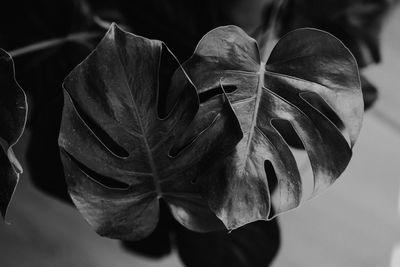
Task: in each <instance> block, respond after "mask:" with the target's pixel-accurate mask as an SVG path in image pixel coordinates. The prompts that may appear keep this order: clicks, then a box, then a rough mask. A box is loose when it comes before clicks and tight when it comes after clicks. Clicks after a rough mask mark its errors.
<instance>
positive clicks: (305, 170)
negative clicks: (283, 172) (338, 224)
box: [271, 119, 314, 198]
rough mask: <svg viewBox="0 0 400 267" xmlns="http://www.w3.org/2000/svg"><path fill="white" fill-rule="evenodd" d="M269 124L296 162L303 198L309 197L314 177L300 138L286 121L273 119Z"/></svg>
mask: <svg viewBox="0 0 400 267" xmlns="http://www.w3.org/2000/svg"><path fill="white" fill-rule="evenodd" d="M271 124H272V125H273V126H274V128H275V129H276V130H277V131H278V132H279V133H280V134H281V136H282V137H283V139H285V141H286V143H287V144H288V145H289V149H290V152H291V153H292V155H293V157H294V159H295V161H296V164H297V167H298V169H299V172H300V175H301V180H302V190H303V191H302V192H303V193H302V195H303V198H304V197H306V196H311V194H312V191H313V188H314V176H313V172H312V168H311V162H310V159H309V157H308V154H307V152H306V151H305V147H304V144H303V142H302V140H301V138H300V137H299V135H298V134H297V132H296V130H295V129H294V127H293V125H292V124H291V123H290V122H289V121H288V120H282V119H274V120H272V122H271Z"/></svg>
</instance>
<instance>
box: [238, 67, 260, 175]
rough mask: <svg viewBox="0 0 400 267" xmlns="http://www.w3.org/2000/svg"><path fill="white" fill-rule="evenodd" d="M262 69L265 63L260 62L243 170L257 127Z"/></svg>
mask: <svg viewBox="0 0 400 267" xmlns="http://www.w3.org/2000/svg"><path fill="white" fill-rule="evenodd" d="M264 68H265V63H263V62H261V64H260V69H259V71H258V73H257V74H258V84H257V95H256V97H255V104H254V113H253V117H252V119H251V124H250V131H249V138H248V139H247V143H246V149H245V154H244V157H243V161H244V162H243V163H244V164H243V165H242V166H243V168H245V166H246V161H247V159H248V157H249V151H250V145H251V143H252V141H253V136H254V132H255V128H256V127H257V117H258V110H259V107H260V102H261V94H262V88H263V86H264Z"/></svg>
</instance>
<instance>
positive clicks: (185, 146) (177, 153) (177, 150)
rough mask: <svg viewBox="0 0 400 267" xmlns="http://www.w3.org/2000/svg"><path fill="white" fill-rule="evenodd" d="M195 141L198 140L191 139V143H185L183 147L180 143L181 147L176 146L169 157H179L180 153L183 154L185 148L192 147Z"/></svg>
mask: <svg viewBox="0 0 400 267" xmlns="http://www.w3.org/2000/svg"><path fill="white" fill-rule="evenodd" d="M195 139H196V137H192V138H191V139H189V141H187V142H184V143H183V145H182V143H181V142H179V145H174V146H173V147H172V148H171V149H170V151H169V153H168V155H169V156H170V157H172V158H175V157H177V156H178V155H179V153H181V151H182V150H184V149H185V148H187V147H188V146H190V145H191V144H192V143H193V142H194V140H195Z"/></svg>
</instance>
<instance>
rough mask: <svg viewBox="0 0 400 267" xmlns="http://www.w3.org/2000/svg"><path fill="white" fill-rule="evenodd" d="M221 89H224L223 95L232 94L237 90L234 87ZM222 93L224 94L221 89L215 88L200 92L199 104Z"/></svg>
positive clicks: (226, 86) (225, 86)
mask: <svg viewBox="0 0 400 267" xmlns="http://www.w3.org/2000/svg"><path fill="white" fill-rule="evenodd" d="M223 88H224V91H225V93H227V94H229V93H233V92H235V91H236V89H237V87H236V85H223ZM223 93H224V92H223V91H222V88H221V87H215V88H211V89H209V90H207V91H204V92H201V93H199V100H200V103H204V102H206V101H207V100H209V99H211V98H213V97H214V96H217V95H222V94H223Z"/></svg>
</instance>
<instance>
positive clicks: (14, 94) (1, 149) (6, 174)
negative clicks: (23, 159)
mask: <svg viewBox="0 0 400 267" xmlns="http://www.w3.org/2000/svg"><path fill="white" fill-rule="evenodd" d="M26 115H27V104H26V97H25V93H24V91H23V90H22V89H21V87H20V86H19V85H18V83H17V82H16V80H15V74H14V63H13V60H12V58H11V56H10V55H9V54H8V53H7V52H5V51H4V50H3V49H0V212H1V215H2V216H3V217H5V216H6V212H7V208H8V205H9V203H10V200H11V197H12V195H13V193H14V190H15V187H16V185H17V183H18V179H19V175H20V174H21V173H22V167H21V165H20V163H19V162H18V160H17V158H16V157H15V155H14V152H13V149H12V148H13V146H14V145H15V144H16V143H17V142H18V139H19V138H20V137H21V135H22V133H23V131H24V128H25V121H26Z"/></svg>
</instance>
